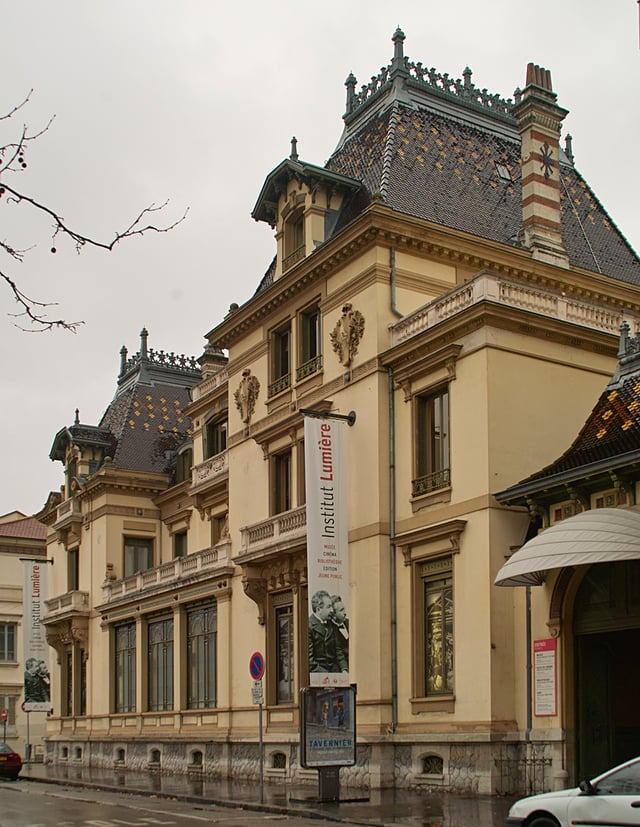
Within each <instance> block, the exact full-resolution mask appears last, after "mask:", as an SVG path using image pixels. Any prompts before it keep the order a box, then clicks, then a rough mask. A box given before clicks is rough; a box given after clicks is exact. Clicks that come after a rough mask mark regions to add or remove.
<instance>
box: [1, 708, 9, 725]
mask: <svg viewBox="0 0 640 827" xmlns="http://www.w3.org/2000/svg"><path fill="white" fill-rule="evenodd" d="M6 720H7V710H6V709H2V710H0V721H2V723H4V722H5V721H6Z"/></svg>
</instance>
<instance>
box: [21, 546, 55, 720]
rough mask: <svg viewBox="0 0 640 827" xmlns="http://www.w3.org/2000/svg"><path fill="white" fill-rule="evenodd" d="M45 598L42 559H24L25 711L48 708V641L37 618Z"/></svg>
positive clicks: (40, 619)
mask: <svg viewBox="0 0 640 827" xmlns="http://www.w3.org/2000/svg"><path fill="white" fill-rule="evenodd" d="M46 598H47V562H46V560H24V585H23V601H22V602H23V607H24V614H23V618H24V619H23V626H22V639H23V656H24V710H25V712H33V711H42V712H49V711H50V710H51V677H50V673H49V645H48V643H47V637H46V634H45V630H44V626H43V625H42V622H41V621H42V616H43V615H44V613H45V605H44V602H45V600H46Z"/></svg>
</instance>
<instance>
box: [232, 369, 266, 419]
mask: <svg viewBox="0 0 640 827" xmlns="http://www.w3.org/2000/svg"><path fill="white" fill-rule="evenodd" d="M259 393H260V381H259V379H258V377H257V376H252V375H251V369H250V368H245V369H244V370H243V371H242V379H241V380H240V384H239V385H238V387H237V388H236V390H235V392H234V394H233V398H234V399H235V401H236V406H237V408H238V410H239V411H240V416H241V417H242V421H243V422H249V420H250V419H251V416H252V414H253V412H254V410H255V407H256V401H257V399H258V394H259Z"/></svg>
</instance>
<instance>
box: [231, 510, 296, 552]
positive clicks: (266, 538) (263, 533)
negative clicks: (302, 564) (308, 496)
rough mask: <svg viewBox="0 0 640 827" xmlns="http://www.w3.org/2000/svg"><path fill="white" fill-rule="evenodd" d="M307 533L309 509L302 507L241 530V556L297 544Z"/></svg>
mask: <svg viewBox="0 0 640 827" xmlns="http://www.w3.org/2000/svg"><path fill="white" fill-rule="evenodd" d="M306 533H307V507H306V505H301V506H299V507H298V508H294V509H292V510H291V511H283V512H282V514H276V515H275V516H273V517H270V518H269V519H268V520H261V521H260V522H259V523H253V524H252V525H248V526H245V527H244V528H241V529H240V536H241V540H240V543H241V551H240V556H242V555H244V554H250V553H252V552H256V551H262V550H264V549H266V548H268V547H269V546H275V545H279V544H281V543H291V542H295V541H297V540H299V539H301V538H302V537H305V536H306Z"/></svg>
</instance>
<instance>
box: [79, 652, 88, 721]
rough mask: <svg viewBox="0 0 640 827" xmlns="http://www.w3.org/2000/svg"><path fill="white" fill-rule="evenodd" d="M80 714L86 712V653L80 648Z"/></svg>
mask: <svg viewBox="0 0 640 827" xmlns="http://www.w3.org/2000/svg"><path fill="white" fill-rule="evenodd" d="M79 713H80V715H86V714H87V653H86V651H85V650H84V649H81V650H80V710H79Z"/></svg>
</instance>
